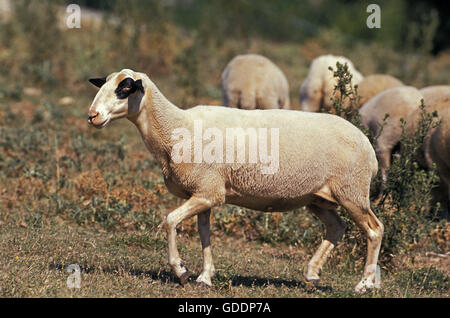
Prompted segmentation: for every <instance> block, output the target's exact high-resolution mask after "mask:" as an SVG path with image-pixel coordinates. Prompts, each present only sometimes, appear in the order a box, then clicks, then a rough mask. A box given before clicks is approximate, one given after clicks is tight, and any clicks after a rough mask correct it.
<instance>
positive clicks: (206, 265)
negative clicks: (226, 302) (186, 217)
mask: <svg viewBox="0 0 450 318" xmlns="http://www.w3.org/2000/svg"><path fill="white" fill-rule="evenodd" d="M210 214H211V209H209V210H208V211H205V212H203V213H200V214H199V215H198V216H197V223H198V232H199V234H200V240H201V242H202V250H203V271H202V273H201V274H200V276H199V277H198V278H197V283H198V284H206V285H207V286H212V283H211V278H212V277H213V276H214V275H215V274H216V270H215V268H214V263H213V257H212V251H211V242H210V237H209V236H210V232H209V228H210V224H209V216H210Z"/></svg>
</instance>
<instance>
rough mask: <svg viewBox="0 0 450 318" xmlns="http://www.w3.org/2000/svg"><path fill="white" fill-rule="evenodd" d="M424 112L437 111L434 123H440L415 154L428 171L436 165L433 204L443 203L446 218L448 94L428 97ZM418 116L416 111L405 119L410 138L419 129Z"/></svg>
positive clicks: (449, 130)
mask: <svg viewBox="0 0 450 318" xmlns="http://www.w3.org/2000/svg"><path fill="white" fill-rule="evenodd" d="M426 111H427V112H428V113H431V112H434V111H437V113H438V118H437V119H436V121H437V120H442V123H441V125H440V126H438V127H437V128H432V129H430V130H429V131H428V133H427V136H426V137H425V139H424V142H423V144H422V147H421V149H420V151H419V153H418V154H417V160H418V161H419V163H420V164H421V165H422V166H423V167H425V168H428V169H432V167H433V163H435V164H436V166H437V172H438V174H439V176H440V178H441V184H440V187H438V188H437V189H435V190H434V191H433V197H434V200H435V202H437V201H440V202H441V203H443V207H444V216H445V217H447V216H448V212H449V208H450V207H449V204H450V198H449V195H450V192H449V191H450V190H449V189H450V188H449V185H450V123H449V122H450V118H449V112H450V92H449V93H447V94H444V95H442V96H434V97H432V98H430V97H429V98H428V104H426ZM420 116H421V110H420V109H418V110H416V111H414V112H413V113H412V114H410V115H409V116H408V118H407V119H406V127H405V129H406V132H407V134H408V135H410V136H412V135H413V134H414V132H416V131H417V129H418V128H419V127H418V125H419V120H420Z"/></svg>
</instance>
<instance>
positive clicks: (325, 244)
mask: <svg viewBox="0 0 450 318" xmlns="http://www.w3.org/2000/svg"><path fill="white" fill-rule="evenodd" d="M309 208H310V210H311V211H312V212H313V213H314V214H315V215H316V216H317V217H318V218H319V219H320V221H321V222H322V223H323V224H324V225H325V231H326V234H325V239H324V240H323V241H322V243H321V244H320V246H319V248H318V249H317V251H316V253H315V254H314V256H313V257H312V258H311V260H310V261H309V263H308V267H307V270H306V273H305V277H306V280H307V281H308V282H311V283H313V284H315V285H317V284H318V283H319V280H320V273H321V271H322V267H323V264H324V263H325V261H326V260H327V258H328V255H329V254H330V252H331V250H332V249H333V248H334V247H335V246H336V244H337V242H338V241H339V240H340V238H341V237H342V234H344V230H345V223H344V221H343V220H342V219H341V218H340V217H339V215H338V214H337V212H336V210H335V209H325V208H322V207H318V206H315V205H311V206H309Z"/></svg>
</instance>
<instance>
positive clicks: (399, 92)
mask: <svg viewBox="0 0 450 318" xmlns="http://www.w3.org/2000/svg"><path fill="white" fill-rule="evenodd" d="M422 98H423V96H422V94H420V92H419V91H418V90H417V89H416V88H414V87H412V86H401V87H394V88H390V89H388V90H385V91H383V92H381V93H380V94H378V95H376V96H375V97H373V98H372V99H370V100H369V101H368V102H367V103H365V104H364V105H363V106H362V107H361V109H360V110H359V114H360V115H361V122H362V124H363V125H364V126H365V127H366V128H368V129H370V131H371V132H372V134H373V135H374V136H376V135H378V134H379V131H380V129H381V127H382V125H383V119H384V118H385V115H386V114H389V117H388V118H387V120H386V123H385V126H384V127H383V130H382V131H381V134H380V135H379V136H378V138H377V140H376V142H375V145H374V147H375V152H376V154H377V158H378V161H379V164H380V171H381V177H382V182H383V184H385V182H386V180H387V170H388V168H389V167H390V165H391V154H392V150H393V149H394V147H395V146H396V145H397V144H398V142H399V141H400V138H401V135H402V128H401V123H400V118H405V119H406V118H407V117H408V115H409V114H411V113H412V112H414V111H415V110H417V109H419V106H420V104H421V99H422Z"/></svg>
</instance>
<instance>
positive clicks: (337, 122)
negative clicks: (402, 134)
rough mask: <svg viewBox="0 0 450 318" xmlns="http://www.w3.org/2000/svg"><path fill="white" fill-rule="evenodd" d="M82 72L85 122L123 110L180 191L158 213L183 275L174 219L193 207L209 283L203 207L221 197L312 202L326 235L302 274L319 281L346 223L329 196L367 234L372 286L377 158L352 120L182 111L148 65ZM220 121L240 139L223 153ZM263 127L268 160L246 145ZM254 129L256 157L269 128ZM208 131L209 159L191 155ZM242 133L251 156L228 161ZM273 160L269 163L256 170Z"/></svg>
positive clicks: (377, 233) (275, 206)
mask: <svg viewBox="0 0 450 318" xmlns="http://www.w3.org/2000/svg"><path fill="white" fill-rule="evenodd" d="M90 81H91V83H93V84H95V85H96V86H98V87H100V90H99V92H98V93H97V96H96V97H95V99H94V101H93V103H92V105H91V107H90V109H89V123H90V124H91V125H93V126H95V127H97V128H103V127H105V126H106V125H107V124H108V123H109V122H111V121H112V120H116V119H119V118H128V119H129V120H130V121H131V122H133V123H134V124H135V125H136V127H137V128H138V130H139V132H140V133H141V136H142V138H143V141H144V143H145V145H146V146H147V148H148V150H149V151H150V152H151V153H152V154H153V156H154V157H155V159H156V160H157V162H158V163H159V164H160V166H161V168H162V172H163V175H164V180H165V183H166V186H167V188H168V190H169V191H170V192H171V193H173V194H174V195H176V196H178V197H180V198H184V199H187V201H186V202H185V203H183V204H182V205H181V206H180V207H178V208H177V209H175V210H174V211H173V212H171V213H170V214H169V215H168V216H167V217H166V220H165V222H164V225H165V227H166V229H167V234H168V246H169V253H168V255H169V263H170V265H171V267H172V268H173V270H174V271H175V274H176V275H177V276H178V277H179V278H180V282H181V283H182V284H184V283H185V282H186V281H187V279H188V277H189V275H190V274H189V272H188V270H187V269H186V267H185V265H184V264H183V262H182V261H181V258H180V256H179V253H178V250H177V245H176V227H177V225H178V224H179V223H180V222H182V221H183V220H185V219H187V218H189V217H193V216H195V215H197V216H198V219H197V221H198V228H199V234H200V239H201V242H202V249H203V271H202V273H201V274H200V276H199V277H198V279H197V282H198V283H199V284H206V285H209V286H211V277H212V276H213V275H214V273H215V270H214V264H213V260H212V252H211V244H210V238H209V236H210V223H209V222H210V221H209V220H210V212H211V208H213V207H215V206H219V205H222V204H234V205H238V206H242V207H246V208H250V209H254V210H261V211H267V212H270V211H287V210H292V209H295V208H298V207H300V206H308V207H310V209H311V210H312V212H313V213H315V214H316V215H317V216H318V218H319V219H320V220H321V221H322V222H323V223H324V225H325V228H326V234H325V238H324V240H323V241H322V243H321V245H320V247H319V249H318V250H317V252H316V253H315V254H314V256H313V257H312V259H311V261H310V262H309V264H308V267H307V271H306V273H305V275H306V278H307V279H308V280H309V281H312V282H318V281H319V275H320V272H321V269H322V266H323V264H324V262H325V261H326V259H327V256H328V255H329V253H330V252H331V250H332V249H333V247H334V246H335V245H336V244H337V242H338V240H339V239H340V237H341V236H342V234H343V233H344V222H343V221H342V219H341V218H340V217H339V215H338V214H337V212H336V207H337V205H341V206H343V207H344V208H345V209H346V210H347V212H348V213H349V215H350V217H351V218H352V219H353V220H354V221H355V223H356V224H357V225H358V226H359V227H360V228H361V230H362V231H363V232H364V233H365V235H366V236H367V258H366V265H365V268H364V275H363V279H362V280H361V281H360V282H359V283H358V285H357V286H356V290H357V291H364V290H366V289H369V288H377V287H379V286H380V281H379V276H378V275H377V266H376V264H377V260H378V254H379V251H380V245H381V240H382V235H383V230H384V228H383V224H382V223H381V222H380V221H379V220H378V219H377V217H376V216H375V214H374V213H373V212H372V210H371V209H370V201H369V190H370V189H369V188H370V182H371V180H372V178H373V177H374V176H375V175H376V173H377V170H378V163H377V160H376V156H375V152H374V150H373V148H372V146H371V144H370V142H369V140H368V139H367V138H366V137H365V136H364V134H363V133H362V132H361V131H360V130H359V129H357V128H356V127H355V126H353V125H352V124H351V123H349V122H348V121H346V120H344V119H342V118H340V117H338V116H334V115H330V114H317V113H306V112H298V111H291V110H280V109H276V110H275V109H272V110H253V111H247V110H242V109H234V108H229V107H217V106H197V107H194V108H191V109H188V110H182V109H180V108H178V107H176V106H175V105H173V104H172V103H171V102H170V101H169V100H167V99H166V98H165V97H164V95H163V94H162V93H161V92H160V91H159V89H158V88H157V87H156V85H155V84H154V83H153V82H152V81H151V80H150V79H149V77H148V76H147V75H146V74H144V73H137V72H134V71H132V70H122V71H120V72H119V73H117V74H115V75H114V76H110V77H109V80H108V81H106V79H96V80H90ZM199 126H200V127H201V128H203V129H201V128H199ZM227 127H239V128H237V129H238V130H241V131H242V133H241V134H240V135H238V136H237V137H238V138H237V144H238V145H240V146H238V147H237V148H236V149H235V148H234V144H235V143H234V141H235V138H234V137H233V136H232V139H231V144H229V143H227V147H226V149H227V151H226V153H227V155H226V156H225V153H224V151H221V147H219V146H217V145H222V146H223V141H224V140H223V136H225V135H227V134H228V131H229V128H227ZM267 130H270V131H271V132H273V133H272V134H271V138H270V141H269V142H270V147H271V155H272V156H271V158H272V159H273V160H268V157H265V159H264V160H261V162H258V161H254V162H252V161H251V160H250V157H251V154H254V152H253V151H251V149H253V150H255V148H252V147H251V146H250V145H251V144H252V142H251V139H252V138H251V135H252V131H253V132H255V131H258V134H260V132H264V131H267ZM202 132H203V138H202V137H201V135H202ZM206 132H208V133H206ZM191 134H193V136H194V141H193V143H191V138H190V137H189V136H191ZM198 134H200V136H199V138H198V137H196V136H197V135H198ZM206 135H208V137H209V138H207V137H206ZM261 135H263V136H264V134H260V135H259V137H260V138H259V140H258V141H259V145H260V148H259V154H260V157H261V154H262V152H261V151H262V150H261V149H262V148H266V150H267V148H268V145H267V144H265V142H266V141H267V140H266V137H267V135H265V137H263V138H261ZM239 136H240V137H239ZM247 136H248V138H247ZM274 136H275V137H274ZM180 137H183V138H182V140H183V142H185V141H187V143H188V146H187V147H186V148H183V154H182V158H183V160H180V156H181V154H180V152H179V149H180V148H179V142H180ZM227 137H228V136H227ZM276 137H277V138H276ZM211 139H213V140H212V141H211V142H210V143H207V144H206V145H205V146H204V148H205V149H204V151H203V155H207V158H208V160H206V159H205V160H198V159H199V158H196V157H197V156H200V157H201V155H202V153H201V152H199V149H200V148H201V147H202V146H203V144H204V143H205V141H208V140H211ZM247 139H248V140H249V143H248V144H249V146H250V148H249V151H248V154H249V155H248V157H249V159H248V160H247V161H246V160H243V161H239V160H238V162H236V160H228V159H229V158H228V154H231V156H232V158H234V154H235V153H243V154H244V158H246V148H247V147H246V143H245V141H246V140H247ZM226 140H228V138H226ZM253 140H254V139H253ZM241 141H244V144H242V143H240V142H241ZM212 144H215V145H216V146H217V147H216V148H215V149H214V150H215V151H214V155H215V159H214V160H211V158H210V155H212V151H211V145H212ZM263 144H265V146H263ZM199 147H200V148H199ZM230 149H231V151H228V150H230ZM222 150H223V149H222ZM192 154H193V157H194V158H193V159H192ZM225 157H226V160H224V159H225ZM274 161H275V162H276V163H277V164H276V168H277V169H275V170H273V171H270V172H268V171H267V170H264V169H265V168H267V165H268V163H269V162H274Z"/></svg>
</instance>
